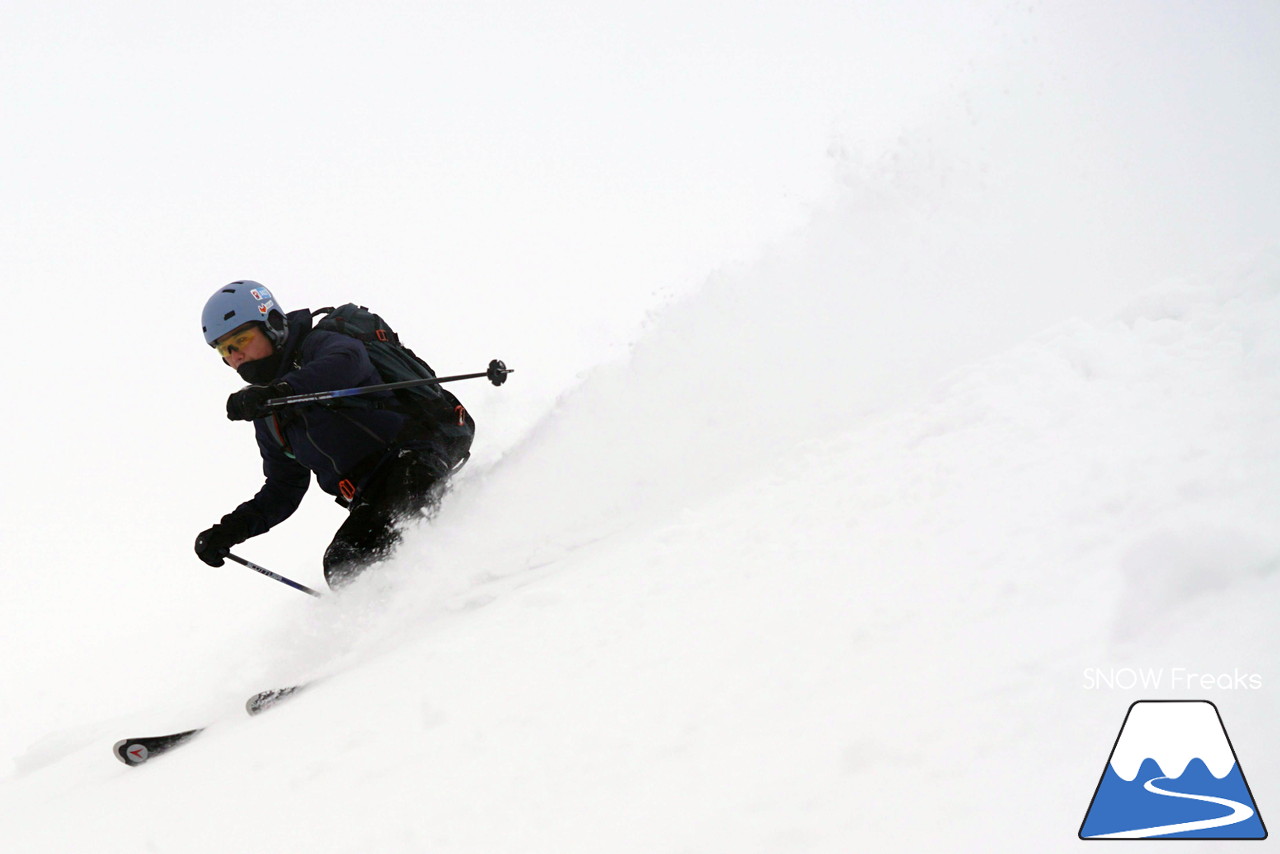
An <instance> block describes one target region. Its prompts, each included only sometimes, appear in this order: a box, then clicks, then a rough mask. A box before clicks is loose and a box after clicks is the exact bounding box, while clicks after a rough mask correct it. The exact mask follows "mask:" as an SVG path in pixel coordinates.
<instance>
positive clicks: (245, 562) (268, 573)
mask: <svg viewBox="0 0 1280 854" xmlns="http://www.w3.org/2000/svg"><path fill="white" fill-rule="evenodd" d="M227 557H229V558H231V559H232V560H234V561H235V562H236V563H238V564H240V565H241V566H247V567H249V568H250V569H252V570H253V571H254V572H261V573H262V574H263V575H265V576H266V577H267V578H274V579H275V580H276V581H279V582H280V583H281V584H287V585H289V586H290V587H292V588H293V589H294V590H301V591H302V592H303V593H310V594H311V595H312V596H319V595H320V594H319V593H317V592H316V591H314V590H312V589H311V588H310V587H308V586H307V585H305V584H299V583H298V582H296V581H294V580H293V579H291V578H285V577H284V576H283V575H277V574H276V573H274V572H272V571H271V570H269V569H267V568H266V567H262V566H258V565H257V564H256V563H254V562H253V561H249V560H245V559H244V558H242V557H240V556H239V555H233V554H231V553H230V552H228V553H227Z"/></svg>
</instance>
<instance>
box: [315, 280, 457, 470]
mask: <svg viewBox="0 0 1280 854" xmlns="http://www.w3.org/2000/svg"><path fill="white" fill-rule="evenodd" d="M311 314H312V316H313V317H314V316H315V315H319V314H324V315H325V317H324V318H323V319H321V320H320V321H319V322H318V323H316V325H315V327H314V328H315V329H322V330H325V331H328V332H337V333H340V334H342V335H347V336H350V337H352V338H355V339H357V340H358V341H360V342H361V343H362V344H364V347H365V350H366V351H367V352H368V353H369V360H370V361H371V362H373V366H374V368H376V369H377V371H378V373H379V375H381V377H382V380H383V382H388V383H396V382H402V381H404V380H416V379H428V378H434V377H435V375H436V372H435V371H433V370H431V366H430V365H428V364H427V363H426V362H424V361H423V360H422V359H420V358H418V356H417V355H416V354H415V353H414V352H413V351H412V350H410V349H409V348H408V347H406V346H404V345H403V344H401V343H400V336H399V335H397V334H396V333H395V331H394V330H392V328H391V327H390V326H389V325H388V324H387V322H386V321H385V320H383V319H382V318H381V317H379V316H378V315H376V314H374V313H373V312H371V311H369V309H367V308H365V307H364V306H362V305H355V304H354V303H347V304H346V305H342V306H339V307H337V308H321V309H316V310H315V311H313V312H312V313H311ZM393 393H394V394H395V401H394V403H390V404H389V403H388V402H384V401H372V400H369V399H368V398H359V397H352V398H349V399H348V400H349V401H350V402H351V403H352V404H355V405H367V406H377V407H380V408H384V409H392V410H394V411H396V412H400V413H403V414H404V415H407V416H409V418H410V419H411V420H412V421H413V423H414V424H415V425H420V426H425V427H426V428H427V431H428V433H429V434H432V435H433V437H434V438H438V439H440V440H441V441H442V442H443V444H444V446H445V451H446V452H447V453H448V455H449V457H450V461H451V462H452V463H453V464H454V465H457V464H458V463H460V462H462V461H463V460H465V459H466V458H467V457H469V456H470V455H471V440H472V439H473V438H475V435H476V422H475V420H474V419H473V418H472V417H471V414H470V413H469V412H467V410H466V407H464V406H463V405H462V404H461V403H459V402H458V398H456V397H454V395H453V393H452V392H450V391H449V390H448V389H446V388H444V387H443V386H441V385H439V384H438V383H426V384H424V385H420V386H414V387H413V388H402V389H396V391H395V392H393Z"/></svg>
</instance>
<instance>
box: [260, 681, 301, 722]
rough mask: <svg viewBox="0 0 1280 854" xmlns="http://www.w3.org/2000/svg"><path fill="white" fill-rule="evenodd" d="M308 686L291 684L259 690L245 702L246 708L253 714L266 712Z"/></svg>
mask: <svg viewBox="0 0 1280 854" xmlns="http://www.w3.org/2000/svg"><path fill="white" fill-rule="evenodd" d="M305 687H307V686H306V684H305V683H304V684H302V685H290V686H289V687H288V688H273V689H272V690H270V691H259V692H258V693H257V694H254V695H253V696H252V697H250V698H249V699H248V700H246V701H245V703H244V710H245V711H246V712H248V713H249V714H251V715H256V714H259V713H261V712H265V711H266V710H267V709H270V708H271V707H272V706H275V705H276V704H277V703H281V702H283V701H284V700H287V699H288V698H289V697H292V696H293V695H294V694H296V693H298V692H299V691H301V690H302V689H303V688H305Z"/></svg>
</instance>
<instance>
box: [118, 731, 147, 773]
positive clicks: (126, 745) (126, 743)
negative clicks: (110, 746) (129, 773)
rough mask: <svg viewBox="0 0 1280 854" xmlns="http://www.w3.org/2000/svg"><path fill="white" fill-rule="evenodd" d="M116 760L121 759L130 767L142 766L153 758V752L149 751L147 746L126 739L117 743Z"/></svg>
mask: <svg viewBox="0 0 1280 854" xmlns="http://www.w3.org/2000/svg"><path fill="white" fill-rule="evenodd" d="M114 752H115V754H116V759H119V760H120V761H121V762H123V763H124V764H125V765H128V766H129V767H131V768H132V767H135V766H138V765H141V764H142V763H143V762H146V761H147V760H148V759H150V758H151V751H149V750H147V746H146V745H145V744H141V743H140V742H136V741H133V740H131V739H128V738H125V739H121V740H120V741H117V742H116V746H115V748H114Z"/></svg>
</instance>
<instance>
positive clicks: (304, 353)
mask: <svg viewBox="0 0 1280 854" xmlns="http://www.w3.org/2000/svg"><path fill="white" fill-rule="evenodd" d="M288 320H289V337H288V339H287V340H286V341H285V344H284V346H283V347H282V348H281V353H282V359H281V365H280V370H279V373H278V374H277V375H276V378H275V379H274V380H272V382H278V381H283V382H286V383H288V384H289V387H290V389H292V393H294V394H309V393H311V392H317V391H333V390H334V389H340V388H354V387H356V386H366V385H376V384H378V383H381V382H382V381H383V380H382V377H381V376H380V375H379V374H378V371H377V369H375V368H374V367H373V363H372V362H370V361H369V354H368V353H367V352H366V351H365V348H364V345H363V344H361V343H360V342H359V341H357V340H356V339H354V338H351V337H349V336H347V335H342V334H340V333H337V332H329V331H326V330H315V329H312V328H311V312H309V311H307V310H306V309H303V310H301V311H294V312H290V313H289V317H288ZM388 395H389V393H387V392H383V393H381V394H377V393H375V394H371V395H368V397H369V398H371V399H375V400H376V399H378V398H383V399H385V398H386V397H388ZM405 420H406V418H405V416H404V415H401V414H400V413H398V412H391V411H388V410H383V409H369V408H362V407H359V406H356V407H349V408H340V409H337V408H335V409H330V408H328V407H325V406H315V405H301V406H289V407H283V411H282V412H280V413H279V414H272V415H269V416H267V417H266V418H259V419H257V420H255V421H254V422H253V427H254V430H255V432H256V434H257V439H258V450H259V451H260V452H261V454H262V473H263V474H264V475H265V476H266V483H264V484H263V485H262V489H260V490H259V491H258V494H257V495H255V496H254V497H253V498H251V499H250V500H248V501H246V502H244V503H243V504H241V505H240V506H239V507H237V508H236V509H235V511H234V515H235V516H236V517H238V518H240V519H242V520H243V521H244V522H245V523H246V524H247V525H248V527H249V533H250V536H257V535H258V534H262V533H265V532H266V531H267V530H269V529H271V528H273V527H275V526H276V525H278V524H280V523H281V522H283V521H284V520H285V519H287V518H289V517H290V516H291V515H293V512H294V511H295V510H297V509H298V505H299V504H301V503H302V496H303V495H304V494H306V491H307V487H308V486H309V485H310V482H311V475H312V474H314V475H315V476H316V482H317V483H318V484H319V485H320V488H321V489H322V490H324V491H325V492H327V493H329V494H330V495H334V496H337V495H339V494H340V490H339V486H338V484H339V483H340V482H341V481H342V480H343V479H344V478H350V479H351V480H352V481H354V482H355V484H356V485H357V486H361V485H363V481H364V480H367V479H368V476H369V475H370V474H372V472H373V471H374V470H375V469H376V467H377V465H378V463H379V462H380V461H381V460H382V458H383V457H384V456H385V455H386V454H387V451H388V445H389V444H390V443H391V442H392V441H393V440H395V439H396V437H397V435H398V434H399V433H400V431H401V429H402V428H403V427H404V424H405Z"/></svg>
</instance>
